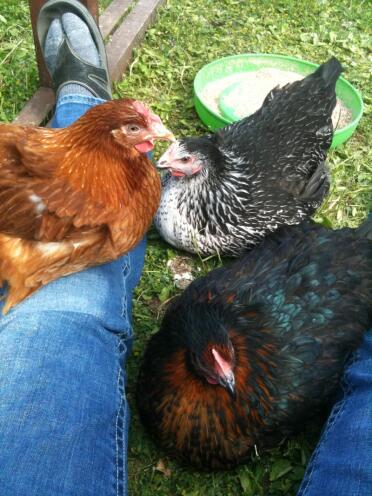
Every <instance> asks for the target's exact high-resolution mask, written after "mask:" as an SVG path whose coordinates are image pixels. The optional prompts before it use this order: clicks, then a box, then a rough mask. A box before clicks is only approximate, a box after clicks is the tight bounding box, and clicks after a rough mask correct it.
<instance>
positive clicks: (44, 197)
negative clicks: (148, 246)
mask: <svg viewBox="0 0 372 496" xmlns="http://www.w3.org/2000/svg"><path fill="white" fill-rule="evenodd" d="M155 139H174V137H173V135H172V134H171V133H170V131H168V130H167V129H166V128H165V127H164V125H163V124H162V122H161V120H160V118H159V117H158V116H157V115H155V114H153V113H152V112H151V111H150V110H149V109H148V108H147V107H145V106H144V105H143V104H142V103H141V102H138V101H135V100H131V99H122V100H114V101H109V102H106V103H104V104H102V105H99V106H96V107H94V108H92V109H90V110H89V111H88V112H87V113H86V114H85V115H83V116H82V117H81V118H80V119H78V120H77V121H76V122H75V123H74V124H72V125H71V126H69V127H68V128H65V129H46V128H32V127H23V126H17V125H12V124H0V278H1V280H2V281H7V282H8V285H9V291H8V295H7V300H6V303H5V306H4V309H3V313H6V312H7V311H8V310H9V309H10V308H11V307H12V306H13V305H15V304H17V303H18V302H20V301H21V300H23V299H24V298H25V297H27V296H28V295H30V294H31V293H33V292H34V291H35V290H37V289H38V288H40V287H41V286H42V285H43V284H47V283H48V282H49V281H52V280H54V279H56V278H58V277H61V276H65V275H67V274H71V273H73V272H77V271H80V270H83V269H85V268H86V267H90V266H92V265H96V264H101V263H104V262H108V261H111V260H113V259H115V258H117V257H119V256H120V255H123V254H124V253H126V252H128V251H129V250H130V249H131V248H133V247H134V246H135V245H136V244H137V243H138V242H139V241H140V240H141V239H142V237H143V236H144V234H145V232H146V230H147V229H148V227H149V225H150V224H151V222H152V219H153V216H154V214H155V212H156V209H157V207H158V204H159V199H160V180H159V178H158V174H157V171H156V169H155V168H154V167H153V166H152V164H151V162H150V161H149V159H148V158H147V157H146V155H145V152H148V151H149V150H150V149H151V148H152V147H153V142H154V140H155Z"/></svg>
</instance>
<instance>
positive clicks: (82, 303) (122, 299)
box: [0, 96, 146, 496]
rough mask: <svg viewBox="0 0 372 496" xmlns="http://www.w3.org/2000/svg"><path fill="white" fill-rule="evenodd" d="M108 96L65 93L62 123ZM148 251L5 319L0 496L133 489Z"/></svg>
mask: <svg viewBox="0 0 372 496" xmlns="http://www.w3.org/2000/svg"><path fill="white" fill-rule="evenodd" d="M100 102H101V100H99V99H97V98H92V97H83V96H75V97H74V96H66V97H63V98H62V99H61V100H60V101H59V103H58V106H57V109H56V115H55V119H54V126H55V127H63V126H67V125H69V124H70V123H71V122H73V121H74V120H76V119H77V118H78V117H79V116H80V115H82V114H83V113H84V112H85V111H86V110H87V109H88V108H89V107H91V106H92V105H95V104H97V103H100ZM145 249H146V242H145V240H143V241H142V242H141V243H140V244H139V245H138V246H137V247H136V248H135V249H134V250H132V251H131V252H130V253H129V254H128V255H126V256H123V257H121V258H120V259H118V260H116V261H114V262H112V263H110V264H105V265H101V266H98V267H94V268H91V269H88V270H85V271H83V272H80V273H77V274H73V275H71V276H67V277H63V278H61V279H59V280H57V281H54V282H52V283H50V284H48V285H47V286H45V287H44V288H42V289H41V290H39V291H37V292H36V293H34V294H33V295H32V296H31V297H30V298H28V299H26V300H24V301H23V302H22V303H21V304H19V305H18V306H16V307H14V309H12V310H11V311H10V312H9V314H7V315H6V316H2V317H1V318H0V495H1V496H26V495H27V496H57V495H58V496H75V495H76V496H86V495H91V496H106V495H107V496H109V495H110V496H111V495H125V494H126V493H127V435H128V424H129V410H128V403H127V401H126V397H125V371H124V364H125V360H126V358H127V355H128V351H129V350H130V342H131V338H132V329H131V302H132V292H133V289H134V287H135V286H136V284H137V282H138V280H139V278H140V275H141V271H142V267H143V262H144V255H145ZM2 304H3V303H1V305H2Z"/></svg>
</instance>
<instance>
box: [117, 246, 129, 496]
mask: <svg viewBox="0 0 372 496" xmlns="http://www.w3.org/2000/svg"><path fill="white" fill-rule="evenodd" d="M131 269H132V267H131V264H130V255H127V256H126V257H125V258H124V260H123V265H122V274H123V285H124V288H123V296H122V299H121V305H122V306H121V315H122V317H123V319H124V321H125V323H126V327H127V332H126V333H123V334H122V335H120V336H118V342H117V349H118V352H119V371H118V379H117V388H118V392H119V395H120V403H119V406H118V411H117V415H116V425H115V450H116V453H115V462H116V474H115V475H116V496H124V495H126V494H127V478H126V475H125V474H126V456H125V455H126V453H125V450H126V445H125V443H126V442H125V436H126V420H127V416H128V403H127V401H126V398H125V370H124V367H123V358H124V353H125V352H126V350H127V347H126V341H127V340H128V339H130V338H131V334H132V332H131V323H130V322H129V315H128V292H127V287H126V281H127V278H128V277H129V276H130V274H131ZM120 434H121V435H120Z"/></svg>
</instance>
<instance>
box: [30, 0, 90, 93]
mask: <svg viewBox="0 0 372 496" xmlns="http://www.w3.org/2000/svg"><path fill="white" fill-rule="evenodd" d="M46 1H47V0H29V6H30V15H31V24H32V32H33V35H34V42H35V52H36V61H37V66H38V70H39V81H40V86H49V87H50V86H51V79H50V76H49V74H48V71H47V69H46V67H45V63H44V59H43V56H42V53H41V49H40V45H39V41H38V39H37V32H36V20H37V17H38V14H39V10H40V9H41V7H42V6H43V5H44V3H46ZM80 2H81V3H82V4H84V5H85V6H86V7H87V8H88V10H89V11H90V12H91V14H92V15H93V16H94V17H95V18H96V21H97V22H98V1H97V0H80Z"/></svg>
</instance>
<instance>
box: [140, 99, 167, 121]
mask: <svg viewBox="0 0 372 496" xmlns="http://www.w3.org/2000/svg"><path fill="white" fill-rule="evenodd" d="M133 107H134V109H135V110H137V112H138V113H139V114H142V115H143V116H145V117H146V119H149V120H151V121H154V122H160V123H161V119H160V117H159V116H158V115H156V114H153V113H152V112H151V110H150V109H149V108H148V107H146V105H144V104H143V103H142V102H139V101H138V100H135V101H134V102H133Z"/></svg>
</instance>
